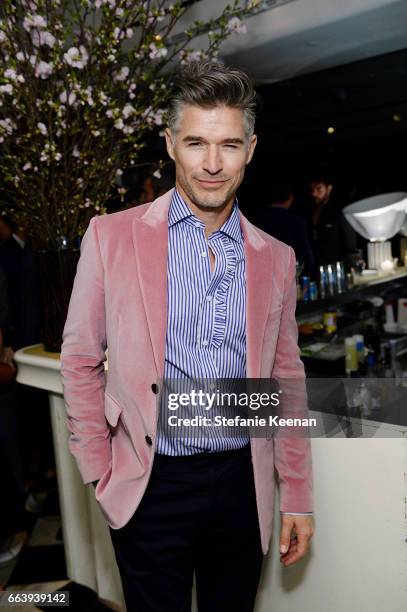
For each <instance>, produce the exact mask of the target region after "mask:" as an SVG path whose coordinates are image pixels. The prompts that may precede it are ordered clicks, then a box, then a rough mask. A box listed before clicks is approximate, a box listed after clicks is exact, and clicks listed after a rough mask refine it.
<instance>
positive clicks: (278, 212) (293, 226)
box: [255, 181, 315, 274]
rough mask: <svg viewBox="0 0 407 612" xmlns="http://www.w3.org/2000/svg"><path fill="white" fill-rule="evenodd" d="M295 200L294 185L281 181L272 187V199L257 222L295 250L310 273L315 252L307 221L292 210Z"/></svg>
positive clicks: (299, 259) (257, 218) (259, 215)
mask: <svg viewBox="0 0 407 612" xmlns="http://www.w3.org/2000/svg"><path fill="white" fill-rule="evenodd" d="M293 202H294V189H293V186H292V185H291V184H290V183H289V182H287V181H284V182H279V183H276V184H274V185H273V187H272V189H271V201H270V203H269V204H267V205H266V206H264V207H263V208H262V209H261V210H260V211H259V212H258V215H257V217H256V219H255V224H256V225H257V226H258V227H260V228H261V229H262V230H263V231H265V232H267V233H268V234H271V236H274V237H275V238H278V240H281V242H285V243H286V244H288V245H289V246H291V247H292V248H293V249H294V251H295V256H296V259H297V261H298V262H301V263H303V265H304V268H303V272H304V273H305V274H310V273H311V271H312V269H313V265H314V261H315V258H314V254H313V252H312V248H311V244H310V241H309V237H308V231H307V224H306V221H305V220H304V219H303V218H301V217H299V216H298V215H295V214H294V213H293V212H291V210H290V208H291V206H292V204H293Z"/></svg>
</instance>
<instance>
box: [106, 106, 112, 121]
mask: <svg viewBox="0 0 407 612" xmlns="http://www.w3.org/2000/svg"><path fill="white" fill-rule="evenodd" d="M106 117H109V119H111V118H112V117H113V111H112V109H111V108H109V109H108V110H107V111H106Z"/></svg>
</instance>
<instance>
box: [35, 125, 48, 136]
mask: <svg viewBox="0 0 407 612" xmlns="http://www.w3.org/2000/svg"><path fill="white" fill-rule="evenodd" d="M37 128H38V129H39V131H40V132H41V134H43V135H44V136H46V134H47V133H48V130H47V126H46V125H45V123H42V122H41V121H39V122H38V123H37Z"/></svg>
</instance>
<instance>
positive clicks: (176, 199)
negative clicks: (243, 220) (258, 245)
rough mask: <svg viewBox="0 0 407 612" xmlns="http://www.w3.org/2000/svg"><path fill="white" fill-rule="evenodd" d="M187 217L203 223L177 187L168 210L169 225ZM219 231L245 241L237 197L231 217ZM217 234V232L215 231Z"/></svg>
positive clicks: (201, 224) (197, 222)
mask: <svg viewBox="0 0 407 612" xmlns="http://www.w3.org/2000/svg"><path fill="white" fill-rule="evenodd" d="M185 219H190V221H192V222H193V223H194V224H197V226H202V227H203V225H204V224H203V223H202V221H200V219H198V218H197V217H196V216H195V215H194V213H193V212H192V210H191V209H190V208H189V206H188V204H187V203H186V202H185V201H184V199H183V198H182V197H181V195H180V193H179V192H178V191H177V189H174V193H173V195H172V199H171V204H170V208H169V211H168V227H171V226H173V225H175V224H176V223H178V222H179V221H185ZM217 231H218V232H222V233H223V234H226V235H227V236H229V237H230V238H232V239H233V240H235V241H236V242H243V234H242V230H241V227H240V219H239V206H238V201H237V198H235V201H234V202H233V207H232V212H231V213H230V215H229V217H228V218H227V219H226V221H225V223H224V224H223V225H222V227H220V228H219V230H217ZM214 233H215V234H216V232H214Z"/></svg>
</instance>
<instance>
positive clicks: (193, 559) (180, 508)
mask: <svg viewBox="0 0 407 612" xmlns="http://www.w3.org/2000/svg"><path fill="white" fill-rule="evenodd" d="M110 534H111V538H112V542H113V546H114V549H115V553H116V560H117V564H118V567H119V570H120V575H121V578H122V584H123V590H124V595H125V600H126V607H127V612H190V610H191V602H192V582H193V575H194V572H195V577H196V591H197V601H198V609H199V612H225V610H233V611H234V612H252V610H253V608H254V603H255V598H256V592H257V587H258V583H259V579H260V573H261V566H262V561H263V553H262V549H261V543H260V531H259V523H258V517H257V508H256V498H255V488H254V479H253V467H252V462H251V454H250V445H247V446H245V447H244V448H243V449H239V450H232V451H224V452H219V453H199V454H198V455H192V456H184V457H170V456H167V455H160V454H156V455H155V458H154V464H153V469H152V474H151V477H150V481H149V483H148V486H147V489H146V491H145V493H144V496H143V498H142V500H141V502H140V504H139V506H138V508H137V509H136V511H135V513H134V515H133V516H132V517H131V519H130V521H129V522H128V523H127V524H126V525H125V526H124V527H122V528H121V529H112V528H110Z"/></svg>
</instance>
